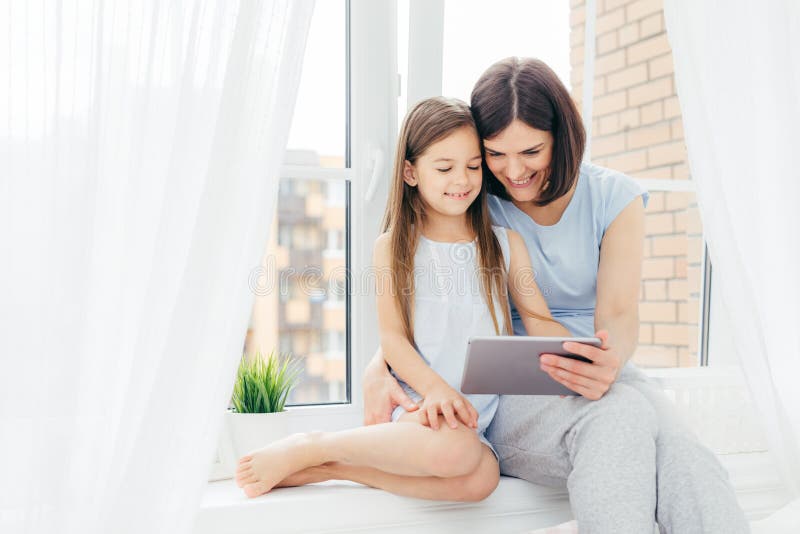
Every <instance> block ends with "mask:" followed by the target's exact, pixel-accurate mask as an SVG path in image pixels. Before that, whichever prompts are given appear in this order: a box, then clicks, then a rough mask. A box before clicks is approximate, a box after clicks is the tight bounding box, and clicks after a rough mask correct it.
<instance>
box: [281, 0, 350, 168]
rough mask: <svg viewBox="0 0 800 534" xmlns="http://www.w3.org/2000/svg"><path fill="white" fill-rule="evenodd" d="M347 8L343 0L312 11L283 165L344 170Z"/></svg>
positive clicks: (331, 0)
mask: <svg viewBox="0 0 800 534" xmlns="http://www.w3.org/2000/svg"><path fill="white" fill-rule="evenodd" d="M345 7H346V6H345V2H344V0H321V1H318V2H317V3H316V4H315V6H314V15H313V17H312V19H311V27H310V29H309V33H308V41H307V43H306V52H305V59H304V60H303V74H302V78H301V79H300V87H299V89H298V93H297V103H296V104H295V110H294V118H293V120H292V127H291V130H290V131H289V141H288V144H287V149H289V150H291V151H293V157H291V158H290V159H289V160H288V161H287V163H293V164H296V165H310V166H321V167H335V168H342V167H344V166H345V153H346V152H345V144H346V127H347V123H346V113H347V111H346V101H345V94H346V72H347V71H346V61H347V59H346V32H345V17H346V11H345ZM298 158H299V159H298Z"/></svg>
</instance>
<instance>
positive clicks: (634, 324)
mask: <svg viewBox="0 0 800 534" xmlns="http://www.w3.org/2000/svg"><path fill="white" fill-rule="evenodd" d="M643 248H644V205H643V203H642V200H641V197H638V196H637V197H636V198H635V199H634V200H633V201H631V203H630V204H628V206H626V207H625V209H623V210H622V212H621V213H620V214H619V215H617V217H616V219H614V221H613V222H612V223H611V224H610V225H609V227H608V229H607V230H606V233H605V235H604V236H603V240H602V242H601V243H600V265H599V266H598V270H597V305H596V308H595V316H594V324H595V330H596V331H597V334H596V335H597V337H599V338H600V339H601V340H602V341H603V346H602V347H600V348H596V347H591V346H589V345H583V344H580V343H564V349H566V350H568V351H570V352H573V353H575V354H580V355H581V356H585V357H586V358H589V359H590V360H592V362H594V363H593V364H587V363H584V362H579V361H576V360H571V359H568V358H560V357H558V356H555V355H548V356H543V357H542V363H543V367H542V368H543V369H544V370H545V371H547V372H548V374H550V376H551V377H553V379H555V380H557V381H558V382H561V383H562V384H564V385H565V386H567V387H569V388H570V389H572V390H573V391H575V392H576V393H580V394H581V395H583V396H584V397H586V398H588V399H592V400H597V399H599V398H601V397H602V396H603V395H605V394H606V392H607V391H608V389H609V388H610V387H611V385H612V384H613V383H614V381H615V380H616V379H617V375H618V374H619V370H620V369H622V366H623V365H625V362H627V361H628V359H629V358H630V357H631V356H632V355H633V352H634V350H635V349H636V344H637V342H638V339H639V285H640V282H641V276H642V256H643Z"/></svg>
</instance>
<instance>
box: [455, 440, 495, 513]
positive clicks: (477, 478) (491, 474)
mask: <svg viewBox="0 0 800 534" xmlns="http://www.w3.org/2000/svg"><path fill="white" fill-rule="evenodd" d="M499 483H500V467H499V466H498V464H497V460H496V459H495V457H494V454H493V453H492V452H491V451H489V450H488V449H486V448H484V456H483V458H482V459H481V463H480V465H479V466H478V469H476V470H475V471H474V472H473V473H471V474H469V475H467V476H466V477H463V480H459V484H458V497H459V498H458V500H460V501H464V502H478V501H482V500H484V499H486V498H487V497H488V496H489V495H491V494H492V493H493V492H494V490H495V489H497V485H498V484H499Z"/></svg>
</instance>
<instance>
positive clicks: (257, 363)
mask: <svg viewBox="0 0 800 534" xmlns="http://www.w3.org/2000/svg"><path fill="white" fill-rule="evenodd" d="M299 363H300V361H299V360H298V359H296V358H294V357H293V356H292V355H291V354H285V355H276V354H275V353H274V352H271V353H270V354H269V356H267V357H266V358H264V357H262V355H261V353H260V352H258V353H257V354H256V355H255V357H254V358H253V359H251V360H248V359H247V357H246V355H244V354H243V355H242V359H241V361H240V362H239V370H238V371H237V373H236V382H235V383H234V385H233V396H232V397H231V404H232V405H233V408H234V409H235V410H236V412H237V413H276V412H282V411H283V405H284V404H285V403H286V397H287V396H288V395H289V391H290V390H291V389H292V388H293V387H294V386H295V384H296V383H297V379H298V378H299V376H300V365H299Z"/></svg>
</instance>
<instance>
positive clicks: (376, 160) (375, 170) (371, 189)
mask: <svg viewBox="0 0 800 534" xmlns="http://www.w3.org/2000/svg"><path fill="white" fill-rule="evenodd" d="M381 173H383V150H381V149H380V148H375V149H373V150H372V174H371V175H370V179H369V184H367V192H366V193H364V200H365V201H367V202H371V201H372V197H374V196H375V191H376V190H377V189H378V179H379V178H380V175H381Z"/></svg>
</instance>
